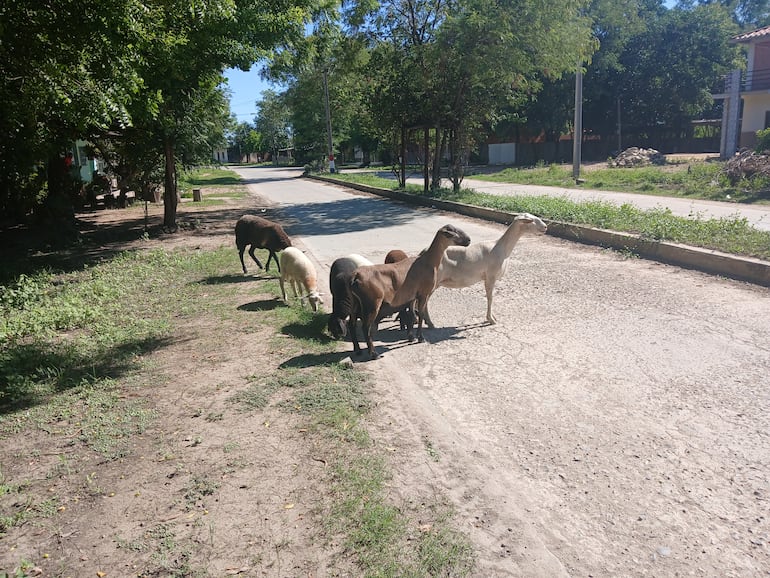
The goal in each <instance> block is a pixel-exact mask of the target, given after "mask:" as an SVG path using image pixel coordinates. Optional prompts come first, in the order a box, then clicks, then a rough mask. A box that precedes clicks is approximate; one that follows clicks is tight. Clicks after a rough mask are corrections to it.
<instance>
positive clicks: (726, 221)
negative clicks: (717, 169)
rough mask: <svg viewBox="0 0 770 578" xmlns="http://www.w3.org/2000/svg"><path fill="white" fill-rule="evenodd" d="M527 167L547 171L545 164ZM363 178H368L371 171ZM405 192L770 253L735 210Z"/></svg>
mask: <svg viewBox="0 0 770 578" xmlns="http://www.w3.org/2000/svg"><path fill="white" fill-rule="evenodd" d="M506 170H508V171H511V170H514V169H506ZM532 170H542V171H548V170H549V169H532ZM613 170H619V171H620V170H624V169H613ZM629 170H634V169H629ZM359 174H360V173H353V174H347V175H341V177H342V178H343V179H344V180H346V181H348V182H359V181H358V175H359ZM335 178H337V175H335ZM474 178H475V177H474ZM366 180H368V181H370V182H371V181H372V179H371V177H369V178H367V179H366ZM379 182H380V183H381V184H380V185H379V186H381V188H386V189H388V190H392V189H394V183H393V181H391V180H388V179H379ZM539 184H543V183H539ZM371 186H378V185H371ZM586 186H588V185H586ZM407 189H409V187H407ZM418 189H419V188H418ZM407 192H412V193H414V194H418V195H423V196H429V197H431V198H438V199H442V200H447V201H455V202H458V203H465V204H469V205H475V206H480V207H488V208H492V209H497V210H500V211H506V212H512V213H523V212H526V213H533V214H535V215H538V216H540V217H542V218H544V219H549V220H554V221H561V222H565V223H572V224H578V225H588V226H592V227H598V228H601V229H608V230H612V231H620V232H626V233H635V234H638V235H641V236H642V237H643V238H647V239H651V240H655V241H670V242H674V243H682V244H686V245H691V246H694V247H702V248H705V249H714V250H717V251H722V252H724V253H731V254H735V255H744V256H748V257H756V258H759V259H770V232H768V231H761V230H759V229H756V228H754V227H752V226H751V225H750V224H749V223H748V221H747V220H746V219H745V218H742V217H740V216H738V215H737V214H736V216H734V217H727V218H721V219H706V218H704V217H703V216H702V215H699V214H693V215H690V216H689V217H687V218H686V217H679V216H676V215H674V214H672V213H671V211H670V210H668V209H653V210H647V211H645V210H642V209H637V208H636V207H634V206H632V205H630V204H623V205H620V206H617V205H615V204H613V203H609V202H606V201H584V202H575V201H571V200H570V199H568V198H567V197H552V196H548V195H543V196H533V197H530V196H513V195H512V196H498V195H489V194H484V193H478V192H476V191H474V190H471V189H461V190H460V191H458V192H454V191H452V190H451V189H441V190H439V191H436V192H433V193H430V192H429V193H424V192H423V191H422V189H419V190H418V191H415V190H414V189H411V190H408V191H407Z"/></svg>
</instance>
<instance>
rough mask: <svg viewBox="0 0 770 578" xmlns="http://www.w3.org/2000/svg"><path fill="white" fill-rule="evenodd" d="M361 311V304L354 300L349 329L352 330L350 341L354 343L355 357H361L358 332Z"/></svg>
mask: <svg viewBox="0 0 770 578" xmlns="http://www.w3.org/2000/svg"><path fill="white" fill-rule="evenodd" d="M360 311H361V304H360V303H359V301H358V299H353V303H352V305H351V308H350V322H349V325H348V327H349V329H350V339H351V340H352V341H353V354H354V355H361V347H360V346H359V344H358V333H357V331H356V325H358V318H359V316H360V313H359V312H360ZM362 321H363V320H362ZM362 330H363V328H362Z"/></svg>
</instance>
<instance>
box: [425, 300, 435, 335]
mask: <svg viewBox="0 0 770 578" xmlns="http://www.w3.org/2000/svg"><path fill="white" fill-rule="evenodd" d="M425 325H427V326H428V329H436V326H435V325H433V321H431V318H430V313H429V312H428V304H427V303H426V304H425Z"/></svg>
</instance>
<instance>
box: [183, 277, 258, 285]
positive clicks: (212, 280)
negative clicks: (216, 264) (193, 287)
mask: <svg viewBox="0 0 770 578" xmlns="http://www.w3.org/2000/svg"><path fill="white" fill-rule="evenodd" d="M247 281H254V279H253V278H251V277H249V276H247V275H213V276H211V277H205V278H203V279H201V280H200V281H196V282H195V283H198V284H200V285H228V284H231V283H246V282H247Z"/></svg>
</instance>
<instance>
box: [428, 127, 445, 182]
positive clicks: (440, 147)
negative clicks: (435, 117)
mask: <svg viewBox="0 0 770 578" xmlns="http://www.w3.org/2000/svg"><path fill="white" fill-rule="evenodd" d="M444 140H445V138H444V136H443V133H442V132H441V124H438V123H437V124H436V148H435V150H434V153H433V178H432V180H431V183H430V188H431V190H432V191H437V190H439V189H440V188H441V154H442V153H443V152H444Z"/></svg>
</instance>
